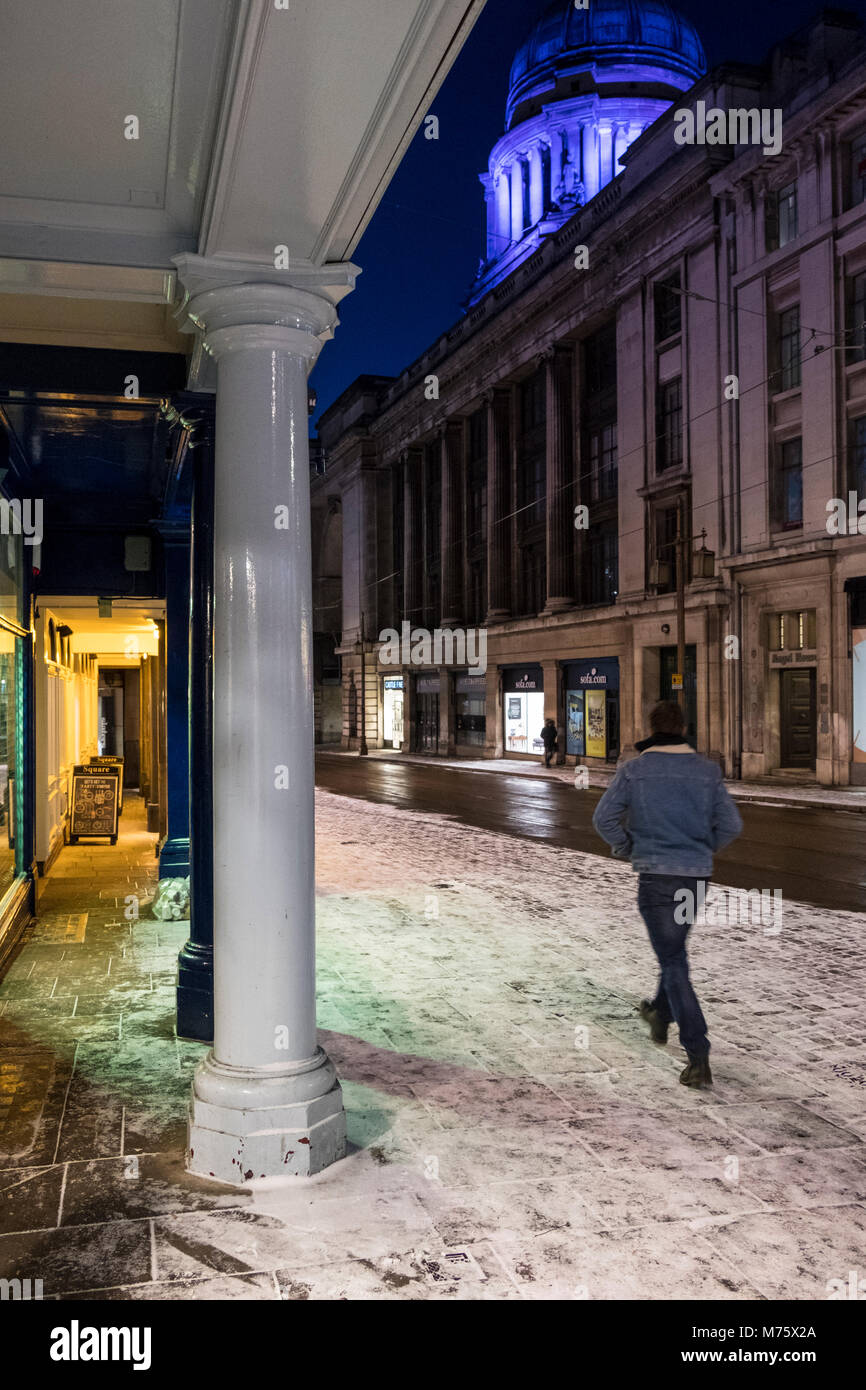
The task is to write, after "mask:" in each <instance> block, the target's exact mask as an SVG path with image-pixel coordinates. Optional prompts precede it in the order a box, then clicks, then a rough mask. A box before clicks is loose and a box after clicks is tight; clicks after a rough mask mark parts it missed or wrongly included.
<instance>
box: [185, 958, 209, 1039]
mask: <svg viewBox="0 0 866 1390" xmlns="http://www.w3.org/2000/svg"><path fill="white" fill-rule="evenodd" d="M177 1035H178V1037H179V1038H190V1039H191V1040H192V1041H193V1042H207V1043H209V1042H213V947H212V946H202V945H200V944H199V943H198V942H197V941H188V942H187V943H186V945H185V946H184V948H183V950H182V951H181V952H180V955H179V956H178V958H177Z"/></svg>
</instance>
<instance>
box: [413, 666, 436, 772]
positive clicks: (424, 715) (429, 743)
mask: <svg viewBox="0 0 866 1390" xmlns="http://www.w3.org/2000/svg"><path fill="white" fill-rule="evenodd" d="M440 688H441V682H440V679H439V674H438V672H435V673H434V674H433V675H429V676H416V678H415V746H414V751H415V752H416V753H438V752H439V692H440Z"/></svg>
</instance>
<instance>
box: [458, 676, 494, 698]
mask: <svg viewBox="0 0 866 1390" xmlns="http://www.w3.org/2000/svg"><path fill="white" fill-rule="evenodd" d="M454 689H455V690H456V692H457V694H458V695H486V694H487V677H486V676H456V677H455V680H454Z"/></svg>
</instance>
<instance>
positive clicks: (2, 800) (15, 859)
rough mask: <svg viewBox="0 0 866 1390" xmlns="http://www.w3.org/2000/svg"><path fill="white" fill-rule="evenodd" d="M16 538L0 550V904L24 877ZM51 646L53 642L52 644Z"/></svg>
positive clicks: (25, 643) (24, 649) (25, 648)
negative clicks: (21, 876) (19, 879)
mask: <svg viewBox="0 0 866 1390" xmlns="http://www.w3.org/2000/svg"><path fill="white" fill-rule="evenodd" d="M29 554H30V552H28V558H29ZM23 579H24V576H23V558H22V542H21V537H20V536H16V535H10V536H8V537H4V538H3V540H2V544H0V899H2V897H3V895H4V894H5V893H6V892H7V891H8V889H9V888H11V886H12V884H13V883H14V881H15V878H16V877H17V875H18V874H20V873H22V872H23V871H24V868H25V865H24V839H25V837H24V835H23V834H20V833H19V829H20V828H21V827H23V823H24V787H23V777H22V775H20V774H21V769H23V767H24V717H25V714H24V699H23V683H24V667H25V662H26V660H27V658H28V656H29V637H26V636H25V635H24V631H25V630H24V627H23V621H22V620H23V606H24V584H23ZM55 641H56V638H55Z"/></svg>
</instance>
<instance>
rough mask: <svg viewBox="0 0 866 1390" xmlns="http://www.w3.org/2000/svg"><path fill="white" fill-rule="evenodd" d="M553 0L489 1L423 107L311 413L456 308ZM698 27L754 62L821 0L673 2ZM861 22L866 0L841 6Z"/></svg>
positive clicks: (393, 371) (434, 329)
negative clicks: (523, 62) (530, 56)
mask: <svg viewBox="0 0 866 1390" xmlns="http://www.w3.org/2000/svg"><path fill="white" fill-rule="evenodd" d="M548 3H549V0H487V5H486V6H485V8H484V10H483V11H482V14H481V18H480V19H479V21H478V23H477V24H476V26H475V29H474V30H473V32H472V34H471V36H470V38H469V41H468V42H467V44H466V45H465V47H464V48H463V51H462V53H461V54H460V56H459V58H458V59H457V62H456V63H455V64H454V67H453V68H452V70H451V72H450V73H449V75H448V77H447V79H446V81H445V83H444V85H443V87H442V89H441V91H440V93H439V95H438V96H437V97H436V99H435V101H434V102H433V104H432V106H431V107H430V110H431V112H432V113H433V114H435V115H436V116H438V117H439V123H440V131H439V139H438V140H426V139H425V138H424V128H423V125H422V128H421V130H420V131H419V133H418V134H417V135H416V137H415V139H414V141H413V142H412V145H411V146H410V148H409V150H408V151H407V153H406V156H405V158H404V160H403V163H402V164H401V165H400V168H399V169H398V171H397V173H396V175H395V176H394V178H393V180H392V181H391V184H390V186H389V188H388V191H387V192H386V194H385V197H384V198H383V200H382V202H381V203H380V205H379V207H378V209H377V211H376V214H375V216H374V217H373V220H372V222H371V223H370V225H369V227H368V228H367V231H366V232H365V234H364V236H363V238H362V240H361V243H360V245H359V246H358V248H357V250H356V252H355V255H354V257H353V260H354V261H355V263H356V264H357V265H359V266H361V267H362V268H363V272H364V273H363V274H362V275H361V276H359V278H358V283H357V288H356V289H355V290H354V292H353V293H352V294H350V295H349V296H348V297H347V298H346V299H344V300H343V302H342V304H341V305H340V320H341V322H340V327H339V328H338V329H337V333H336V337H335V339H334V341H333V342H330V343H328V344H327V345H326V347H325V348H324V350H323V352H322V354H321V357H320V358H319V361H318V362H317V364H316V367H315V369H314V372H313V376H312V384H313V385H314V386H315V388H316V391H317V393H318V407H317V411H316V415H317V416H318V415H320V414H321V412H322V411H323V410H324V409H326V408H327V407H328V406H329V405H331V404H332V403H333V401H334V400H335V399H336V398H337V396H339V394H340V392H341V391H343V390H345V388H346V387H347V386H348V385H350V383H351V382H352V381H354V380H355V378H356V377H357V376H361V375H362V374H363V373H384V374H385V375H393V376H396V375H398V374H399V373H400V372H401V371H402V370H403V368H404V367H406V366H408V365H409V363H410V362H413V361H414V360H415V358H416V357H419V356H420V355H421V353H422V352H423V351H424V349H425V348H426V347H427V346H428V345H429V344H430V343H431V342H433V341H434V339H435V338H437V337H438V336H439V334H440V333H442V332H443V331H444V330H445V329H446V328H448V327H450V325H451V324H453V323H455V322H456V321H457V319H459V318H460V317H461V316H462V313H463V310H462V308H461V301H462V300H464V299H465V297H466V295H467V294H468V292H469V288H470V286H471V284H472V280H473V278H474V276H475V271H476V269H477V267H478V262H479V260H480V258H481V256H482V255H483V252H484V235H485V213H484V193H483V190H482V187H481V184H480V183H479V180H478V175H479V174H480V173H481V172H482V171H483V170H485V169H486V168H487V160H488V156H489V154H490V151H491V149H492V148H493V146H494V144H495V143H496V141H497V140H498V139H499V136H500V135H501V134H502V133H503V130H504V124H505V98H506V95H507V92H508V74H509V70H510V68H511V62H512V59H513V57H514V54H515V52H516V50H517V48H518V47H519V45H520V44H521V42H522V41H523V39H524V38H525V37H526V35H527V33H528V31H529V29H530V28H531V27H532V24H533V22H534V20H535V19H536V18H537V16H538V15H540V14H542V13H543V12H544V10H545V8H546V6H547V4H548ZM676 3H677V8H678V9H679V10H680V11H681V12H682V13H683V14H685V15H686V16H688V18H689V19H691V21H692V23H693V24H694V25H695V27H696V28H697V30H698V32H699V34H700V35H701V38H702V40H703V43H704V48H705V49H706V53H707V60H708V62H709V64H710V66H711V67H713V66H715V65H716V64H718V63H721V62H724V61H726V60H729V59H730V60H738V61H741V62H760V61H761V60H762V59H763V58H764V57H765V55H766V53H767V51H768V49H769V48H770V47H771V45H772V44H773V43H774V42H776V40H778V39H779V38H781V37H783V36H785V35H787V34H790V33H792V32H793V31H794V30H796V29H798V28H799V27H800V25H802V24H804V23H805V22H806V21H807V20H808V19H810V18H811V17H812V16H813V15H814V14H816V13H817V12H818V11H819V10H820V8H821V5H820V3H818V0H721V3H717V4H711V3H709V0H676ZM845 8H847V9H849V10H854V11H856V12H857V13H858V14H859V15H861V16H862V18H863V19H864V20H866V0H855V2H854V3H849V4H848V5H846V6H845Z"/></svg>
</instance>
